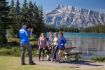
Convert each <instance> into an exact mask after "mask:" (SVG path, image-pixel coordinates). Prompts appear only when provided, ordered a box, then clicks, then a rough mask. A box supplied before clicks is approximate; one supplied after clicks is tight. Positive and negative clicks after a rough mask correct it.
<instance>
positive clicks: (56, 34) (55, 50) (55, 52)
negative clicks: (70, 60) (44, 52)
mask: <svg viewBox="0 0 105 70" xmlns="http://www.w3.org/2000/svg"><path fill="white" fill-rule="evenodd" d="M53 43H54V53H53V60H57V57H56V56H57V50H58V33H55V36H54V40H53Z"/></svg>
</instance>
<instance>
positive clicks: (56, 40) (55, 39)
mask: <svg viewBox="0 0 105 70" xmlns="http://www.w3.org/2000/svg"><path fill="white" fill-rule="evenodd" d="M53 43H54V45H58V38H57V37H54V40H53Z"/></svg>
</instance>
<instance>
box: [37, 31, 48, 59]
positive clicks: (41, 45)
mask: <svg viewBox="0 0 105 70" xmlns="http://www.w3.org/2000/svg"><path fill="white" fill-rule="evenodd" d="M38 46H39V61H40V58H41V53H42V54H43V55H42V61H43V59H44V54H45V48H46V46H47V39H46V37H45V35H44V33H41V35H40V37H39V39H38Z"/></svg>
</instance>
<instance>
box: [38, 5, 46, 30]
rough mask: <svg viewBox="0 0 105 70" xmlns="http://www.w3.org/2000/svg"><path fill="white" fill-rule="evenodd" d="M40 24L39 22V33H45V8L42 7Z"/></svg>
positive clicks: (40, 9) (40, 8)
mask: <svg viewBox="0 0 105 70" xmlns="http://www.w3.org/2000/svg"><path fill="white" fill-rule="evenodd" d="M38 20H39V22H38V27H40V29H39V32H44V31H45V26H44V17H43V8H42V6H40V7H39V19H38Z"/></svg>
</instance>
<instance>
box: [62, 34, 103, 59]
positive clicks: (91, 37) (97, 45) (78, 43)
mask: <svg viewBox="0 0 105 70" xmlns="http://www.w3.org/2000/svg"><path fill="white" fill-rule="evenodd" d="M64 37H65V38H66V39H67V43H66V46H73V47H77V48H76V49H74V50H72V51H82V52H83V54H82V57H83V58H84V59H89V58H91V57H99V56H101V57H104V56H105V34H104V33H70V32H64Z"/></svg>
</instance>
